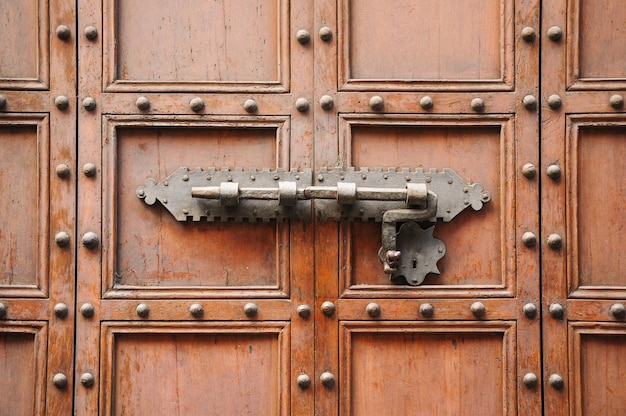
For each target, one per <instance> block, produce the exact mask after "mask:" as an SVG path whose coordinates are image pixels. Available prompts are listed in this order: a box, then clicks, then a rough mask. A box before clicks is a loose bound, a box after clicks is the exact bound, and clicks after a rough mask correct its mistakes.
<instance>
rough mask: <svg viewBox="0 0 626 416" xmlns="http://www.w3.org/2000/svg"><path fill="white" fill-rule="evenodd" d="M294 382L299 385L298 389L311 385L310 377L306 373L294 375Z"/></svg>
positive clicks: (304, 388)
mask: <svg viewBox="0 0 626 416" xmlns="http://www.w3.org/2000/svg"><path fill="white" fill-rule="evenodd" d="M296 383H297V384H298V387H300V389H302V390H306V389H308V388H309V386H310V385H311V377H309V375H308V374H300V375H299V376H298V377H296Z"/></svg>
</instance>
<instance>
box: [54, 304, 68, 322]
mask: <svg viewBox="0 0 626 416" xmlns="http://www.w3.org/2000/svg"><path fill="white" fill-rule="evenodd" d="M69 313H70V308H69V307H68V306H67V305H66V304H65V303H62V302H59V303H57V304H56V305H54V316H56V317H57V318H59V319H65V318H67V315H68V314H69Z"/></svg>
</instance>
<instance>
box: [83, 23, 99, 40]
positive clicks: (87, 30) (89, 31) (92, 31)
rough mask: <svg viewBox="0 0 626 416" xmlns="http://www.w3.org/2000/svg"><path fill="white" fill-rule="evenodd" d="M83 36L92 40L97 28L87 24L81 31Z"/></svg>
mask: <svg viewBox="0 0 626 416" xmlns="http://www.w3.org/2000/svg"><path fill="white" fill-rule="evenodd" d="M83 33H84V34H85V37H86V38H87V39H89V40H94V39H96V38H97V37H98V29H96V28H95V27H93V26H87V27H86V28H85V30H84V31H83Z"/></svg>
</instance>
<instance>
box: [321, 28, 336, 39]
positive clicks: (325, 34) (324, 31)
mask: <svg viewBox="0 0 626 416" xmlns="http://www.w3.org/2000/svg"><path fill="white" fill-rule="evenodd" d="M319 37H320V39H321V40H323V41H324V42H328V41H330V40H331V39H332V38H333V31H332V30H331V29H330V28H329V27H328V26H322V28H321V29H320V31H319Z"/></svg>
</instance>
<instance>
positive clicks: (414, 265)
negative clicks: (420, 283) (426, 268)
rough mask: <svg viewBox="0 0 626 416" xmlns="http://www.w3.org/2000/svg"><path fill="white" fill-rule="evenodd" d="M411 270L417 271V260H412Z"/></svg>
mask: <svg viewBox="0 0 626 416" xmlns="http://www.w3.org/2000/svg"><path fill="white" fill-rule="evenodd" d="M413 268H414V269H417V259H413Z"/></svg>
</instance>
